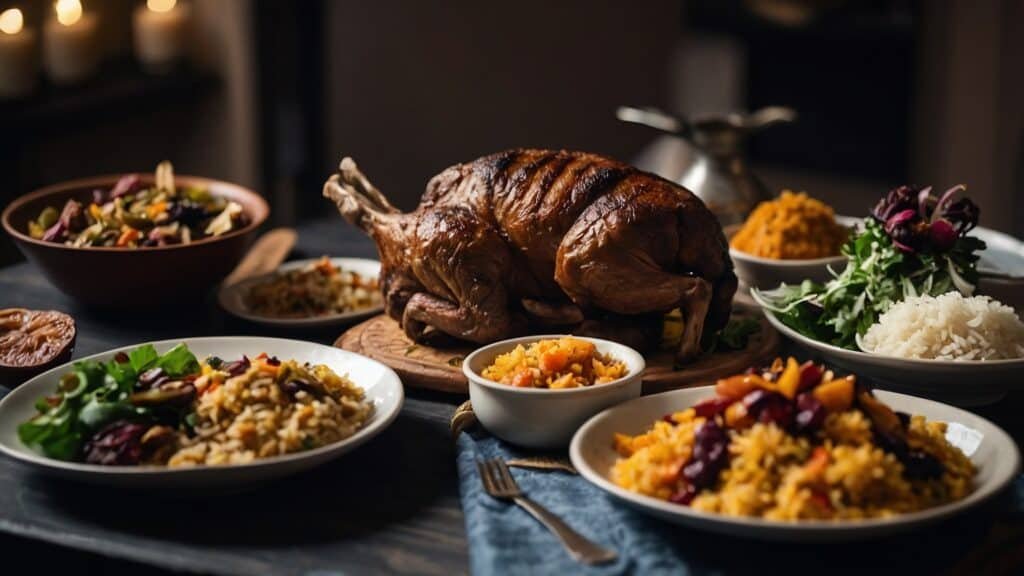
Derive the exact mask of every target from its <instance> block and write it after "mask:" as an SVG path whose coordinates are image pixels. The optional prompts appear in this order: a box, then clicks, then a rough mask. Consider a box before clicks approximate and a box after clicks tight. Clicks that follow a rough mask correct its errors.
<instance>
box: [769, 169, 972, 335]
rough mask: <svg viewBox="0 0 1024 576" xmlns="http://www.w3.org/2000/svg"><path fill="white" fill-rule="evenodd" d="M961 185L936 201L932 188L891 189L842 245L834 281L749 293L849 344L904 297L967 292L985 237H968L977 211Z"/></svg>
mask: <svg viewBox="0 0 1024 576" xmlns="http://www.w3.org/2000/svg"><path fill="white" fill-rule="evenodd" d="M963 190H964V187H963V186H956V187H953V188H951V189H949V190H947V191H946V192H945V193H944V194H943V195H942V196H941V197H939V198H937V199H936V198H935V197H934V196H932V194H931V188H930V187H928V188H923V189H915V188H911V187H910V186H901V187H899V188H896V189H895V190H892V191H891V192H889V193H888V194H887V195H886V196H885V197H884V198H883V199H882V200H881V201H879V203H878V205H877V206H875V208H874V210H872V213H871V216H870V217H868V218H866V219H865V220H864V227H863V230H860V231H858V232H857V233H855V234H854V235H853V236H852V237H851V238H850V240H849V241H848V242H847V243H846V244H845V245H844V246H843V254H844V255H845V256H846V257H847V259H848V261H847V264H846V268H845V269H843V271H842V272H840V273H838V274H837V273H835V272H833V278H832V280H829V281H828V282H826V283H824V284H819V283H816V282H812V281H809V280H808V281H805V282H803V283H802V284H800V285H798V286H787V285H785V284H783V285H781V286H780V287H778V288H776V289H774V290H767V291H760V290H757V289H753V290H751V294H752V295H753V297H754V299H755V300H756V301H757V302H758V303H759V304H761V306H763V307H764V308H765V309H767V310H769V311H771V312H773V313H774V314H775V316H776V317H777V318H778V319H779V320H781V321H782V322H783V323H784V324H786V325H787V326H789V327H790V328H792V329H794V330H796V331H797V332H800V333H801V334H803V335H804V336H807V337H809V338H813V339H814V340H818V341H820V342H826V343H828V344H832V345H834V346H839V347H842V348H848V349H851V350H855V349H857V344H856V338H857V336H858V335H863V334H864V333H865V332H866V331H867V329H868V328H869V327H871V325H873V324H874V323H875V322H876V321H877V320H878V317H879V316H880V315H882V314H883V313H884V312H885V311H886V310H888V309H889V307H891V306H892V305H893V304H895V303H897V302H900V301H902V300H903V299H904V298H907V297H913V296H919V295H924V294H928V295H932V296H938V295H940V294H945V293H946V292H950V291H952V290H957V291H959V292H960V293H962V294H964V295H965V296H970V295H971V294H972V293H973V292H974V287H975V285H976V284H977V281H978V271H977V262H978V252H979V251H981V250H983V249H984V248H985V243H984V242H982V241H981V240H979V239H977V238H975V237H972V236H968V235H967V233H968V232H969V231H970V230H971V229H972V228H974V227H975V226H976V225H977V223H978V215H979V210H978V207H977V205H975V204H974V203H973V202H971V201H970V200H969V199H968V198H966V197H961V198H959V199H955V196H956V195H957V194H958V193H960V192H962V191H963Z"/></svg>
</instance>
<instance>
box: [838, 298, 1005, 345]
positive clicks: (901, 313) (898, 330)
mask: <svg viewBox="0 0 1024 576" xmlns="http://www.w3.org/2000/svg"><path fill="white" fill-rule="evenodd" d="M857 343H858V346H859V347H860V348H861V349H862V350H863V351H865V352H868V353H871V354H878V355H883V356H892V357H897V358H912V359H925V360H951V361H957V362H969V361H992V360H1013V359H1018V358H1024V322H1021V320H1020V318H1019V317H1018V316H1017V314H1016V313H1015V312H1014V310H1013V308H1011V307H1009V306H1006V305H1005V304H1002V303H1000V302H998V301H996V300H993V299H991V298H989V297H987V296H972V297H965V296H963V295H961V294H960V293H959V292H949V293H947V294H942V295H940V296H928V295H924V296H915V297H910V298H906V299H904V300H903V301H902V302H898V303H896V304H894V305H893V306H892V307H891V308H890V309H889V310H888V311H886V312H885V313H884V314H882V316H881V317H880V318H879V319H878V322H876V323H875V324H874V325H872V326H871V327H870V328H868V330H867V332H865V333H864V335H863V336H862V337H860V338H858V341H857Z"/></svg>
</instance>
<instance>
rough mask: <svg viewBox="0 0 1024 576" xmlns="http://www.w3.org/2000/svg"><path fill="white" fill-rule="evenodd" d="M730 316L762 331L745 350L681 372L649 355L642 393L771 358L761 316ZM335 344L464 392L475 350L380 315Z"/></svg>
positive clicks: (408, 377) (418, 382)
mask: <svg viewBox="0 0 1024 576" xmlns="http://www.w3.org/2000/svg"><path fill="white" fill-rule="evenodd" d="M733 314H734V315H749V316H752V317H755V318H758V319H759V320H760V322H761V330H760V332H758V333H757V334H755V335H753V336H751V337H750V342H749V344H748V346H747V348H746V349H745V350H739V351H729V352H719V353H715V354H712V355H711V356H708V357H705V358H701V359H700V360H698V361H696V362H694V363H692V364H688V365H687V366H685V367H683V368H682V369H679V370H677V369H675V368H674V367H673V357H672V353H671V352H667V351H665V352H658V353H654V354H650V355H648V356H647V357H646V360H647V370H645V371H644V393H646V394H650V393H653V392H663V391H665V390H674V389H676V388H686V387H689V386H697V385H702V384H710V383H713V382H714V381H715V380H717V379H718V378H720V377H723V376H729V375H732V374H736V373H739V372H742V371H743V370H746V369H747V368H748V367H749V366H751V365H754V364H760V363H766V362H767V361H770V360H771V359H772V358H774V357H775V354H776V352H777V350H778V346H779V334H778V332H776V331H775V329H774V328H772V327H771V325H770V324H769V323H768V321H767V320H766V319H765V318H764V317H763V316H762V315H761V314H760V313H759V312H752V311H748V310H734V312H733ZM334 345H335V346H337V347H339V348H342V349H344V350H350V351H352V352H356V353H359V354H363V355H364V356H369V357H370V358H373V359H374V360H377V361H379V362H381V363H383V364H386V365H388V366H390V367H391V369H393V370H394V371H395V372H397V373H398V375H399V376H400V377H401V378H402V382H403V383H404V384H405V385H406V386H412V387H414V388H424V389H429V390H437V391H441V392H453V393H458V394H467V393H468V388H467V386H468V385H467V383H466V377H465V376H464V375H463V374H462V359H463V358H465V357H466V355H468V354H469V353H470V352H472V351H473V348H471V347H456V348H444V349H440V348H432V347H429V346H423V345H420V344H415V343H413V342H412V341H410V340H409V339H408V338H406V336H405V333H404V332H402V329H401V328H400V327H399V326H398V323H397V322H395V321H394V320H392V319H391V318H389V317H387V316H385V315H383V314H382V315H380V316H375V317H373V318H371V319H369V320H367V321H365V322H363V323H362V324H358V325H356V326H353V327H352V328H350V329H349V330H348V331H347V332H345V333H344V334H342V335H341V337H339V338H338V340H337V341H336V342H335V343H334Z"/></svg>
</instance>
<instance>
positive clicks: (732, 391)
mask: <svg viewBox="0 0 1024 576" xmlns="http://www.w3.org/2000/svg"><path fill="white" fill-rule="evenodd" d="M758 388H761V389H764V390H771V391H774V390H775V389H776V385H775V383H773V382H769V381H767V380H765V379H764V378H762V377H760V376H758V375H757V374H737V375H735V376H730V377H728V378H722V379H721V380H719V381H718V382H717V383H716V384H715V393H716V394H718V395H719V396H722V397H723V398H733V399H739V398H743V397H744V396H746V395H747V394H749V393H750V392H753V391H754V390H757V389H758Z"/></svg>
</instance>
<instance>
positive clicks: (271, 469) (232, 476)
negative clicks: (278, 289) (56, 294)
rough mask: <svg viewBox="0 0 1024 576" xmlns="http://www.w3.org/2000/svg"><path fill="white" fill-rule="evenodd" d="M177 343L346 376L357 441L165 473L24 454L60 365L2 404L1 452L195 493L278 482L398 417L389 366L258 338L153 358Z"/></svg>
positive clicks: (207, 342)
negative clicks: (25, 437) (352, 390)
mask: <svg viewBox="0 0 1024 576" xmlns="http://www.w3.org/2000/svg"><path fill="white" fill-rule="evenodd" d="M179 343H184V344H185V345H187V346H188V347H189V348H190V349H191V350H192V352H193V353H194V354H195V355H196V356H197V357H203V356H211V355H216V356H220V357H225V358H240V357H242V356H243V355H245V354H252V353H253V350H260V351H263V352H266V353H267V354H268V355H271V356H278V357H280V358H294V359H296V360H299V361H302V362H311V363H316V364H325V365H327V366H328V367H329V368H331V369H332V370H334V371H335V372H337V373H339V374H348V376H349V377H350V378H351V379H352V380H353V381H354V382H355V383H356V384H357V385H358V386H360V387H361V388H363V390H364V391H365V394H366V398H367V399H368V400H369V401H370V402H372V404H373V412H372V414H371V415H370V416H369V419H368V420H367V421H366V422H365V424H364V425H363V427H362V428H360V429H359V430H358V431H357V432H356V433H355V434H353V435H352V436H349V437H348V438H345V439H343V440H340V441H338V442H335V443H332V444H328V445H325V446H321V447H318V448H313V449H311V450H306V451H302V452H296V453H292V454H287V455H284V456H275V457H270V458H265V459H257V460H255V461H253V462H250V463H245V464H236V465H216V466H196V467H182V468H167V467H162V466H100V465H94V464H84V463H77V462H68V461H62V460H56V459H52V458H47V457H45V456H42V455H40V454H38V453H36V452H34V451H32V450H31V449H29V448H28V447H26V446H25V445H24V444H22V442H21V441H20V440H19V438H18V432H17V429H18V425H19V424H20V423H21V422H24V421H26V420H28V419H29V418H31V417H32V416H33V415H34V414H35V413H36V410H35V407H34V404H35V402H36V400H37V399H38V398H40V397H41V396H45V395H47V394H50V393H51V392H52V391H53V389H54V387H55V385H56V381H57V379H59V378H60V376H61V375H63V374H64V373H65V372H67V371H68V369H69V367H70V365H69V364H65V365H62V366H59V367H57V368H54V369H52V370H49V371H47V372H44V373H43V374H40V375H39V376H37V377H35V378H33V379H31V380H29V381H28V382H26V383H25V384H23V385H22V386H20V387H19V388H18V389H16V390H14V391H13V392H11V393H10V394H8V395H7V396H6V397H5V398H4V399H3V400H2V401H0V452H3V453H4V454H6V455H7V456H9V457H11V458H14V459H15V460H18V461H19V462H22V463H24V464H26V465H28V466H30V467H32V468H35V469H37V470H39V471H40V472H43V473H46V474H52V475H56V476H62V477H65V478H70V479H73V480H78V481H82V482H89V483H94V484H103V485H107V486H123V487H132V488H145V489H152V488H158V489H159V488H165V489H175V490H184V489H198V488H208V487H220V488H239V487H244V486H246V485H249V484H253V483H256V482H262V481H267V480H271V479H275V478H280V477H283V476H287V475H290V474H294V473H297V472H301V471H303V470H307V469H309V468H312V467H315V466H317V465H320V464H323V463H325V462H327V461H329V460H332V459H334V458H337V457H339V456H341V455H342V454H344V453H346V452H348V451H350V450H352V449H353V448H355V447H356V446H359V445H360V444H362V443H364V442H366V441H367V440H369V439H370V438H372V437H374V436H376V435H377V434H379V433H380V432H382V431H383V430H384V429H385V428H387V426H388V425H390V424H391V422H393V421H394V419H395V418H396V417H397V415H398V412H399V410H400V409H401V407H402V403H403V399H404V393H403V390H402V384H401V381H400V380H399V379H398V376H397V375H395V373H394V372H393V371H392V370H391V369H390V368H388V367H386V366H384V365H383V364H380V363H378V362H376V361H374V360H370V359H369V358H366V357H363V356H360V355H358V354H354V353H351V352H346V351H344V350H338V349H336V348H331V347H329V346H323V345H319V344H311V343H309V342H301V341H297V340H286V339H279V338H259V337H212V338H186V339H181V340H178V339H176V340H165V341H162V342H154V343H153V345H154V346H155V347H156V348H157V349H158V350H159V351H161V352H162V351H165V350H167V349H169V348H171V347H173V346H175V345H177V344H179ZM134 348H136V346H126V347H123V348H119V349H116V350H110V351H107V352H103V353H100V354H95V355H93V356H89V357H87V358H84V359H83V360H89V359H96V360H101V361H109V360H110V359H112V358H114V356H115V355H117V354H118V353H119V352H128V351H131V350H132V349H134Z"/></svg>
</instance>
